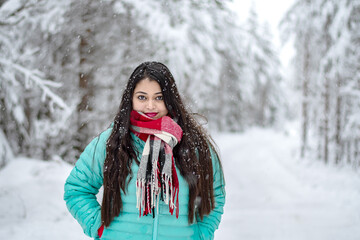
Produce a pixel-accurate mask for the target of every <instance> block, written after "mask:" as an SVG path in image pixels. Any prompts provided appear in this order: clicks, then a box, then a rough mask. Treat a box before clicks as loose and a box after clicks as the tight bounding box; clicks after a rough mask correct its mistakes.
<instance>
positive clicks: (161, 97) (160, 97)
mask: <svg viewBox="0 0 360 240" xmlns="http://www.w3.org/2000/svg"><path fill="white" fill-rule="evenodd" d="M156 100H164V98H163V96H157V97H156Z"/></svg>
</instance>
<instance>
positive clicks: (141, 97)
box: [138, 95, 146, 100]
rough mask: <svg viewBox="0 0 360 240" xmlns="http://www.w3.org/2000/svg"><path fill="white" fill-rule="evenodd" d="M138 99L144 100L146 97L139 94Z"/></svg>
mask: <svg viewBox="0 0 360 240" xmlns="http://www.w3.org/2000/svg"><path fill="white" fill-rule="evenodd" d="M138 99H139V100H145V99H146V97H145V96H143V95H139V96H138Z"/></svg>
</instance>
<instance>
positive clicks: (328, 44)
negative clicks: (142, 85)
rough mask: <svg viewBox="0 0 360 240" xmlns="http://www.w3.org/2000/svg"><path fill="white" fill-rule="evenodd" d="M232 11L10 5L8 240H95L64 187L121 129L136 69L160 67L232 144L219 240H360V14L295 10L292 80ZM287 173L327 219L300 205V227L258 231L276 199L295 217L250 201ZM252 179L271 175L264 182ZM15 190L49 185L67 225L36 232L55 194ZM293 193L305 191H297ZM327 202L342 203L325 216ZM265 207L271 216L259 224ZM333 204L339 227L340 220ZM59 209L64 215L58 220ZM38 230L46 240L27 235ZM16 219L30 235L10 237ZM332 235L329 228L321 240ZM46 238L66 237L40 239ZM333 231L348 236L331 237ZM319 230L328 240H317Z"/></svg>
mask: <svg viewBox="0 0 360 240" xmlns="http://www.w3.org/2000/svg"><path fill="white" fill-rule="evenodd" d="M231 2H232V1H230V0H229V1H228V0H226V1H219V0H214V1H209V0H204V1H195V0H185V1H178V0H154V1H146V0H133V1H131V0H121V1H120V0H100V1H91V0H81V1H75V0H63V1H50V0H28V1H25V0H0V223H4V224H0V234H1V235H2V236H6V237H7V239H25V238H28V237H29V236H30V239H48V238H50V237H51V238H52V239H64V238H66V239H83V236H85V235H83V233H82V231H81V228H80V226H78V225H77V223H76V222H75V220H72V219H71V216H70V215H68V212H66V207H65V204H64V203H63V201H62V196H61V194H63V192H61V191H63V189H62V188H63V183H64V180H65V178H66V176H67V175H68V173H69V171H70V170H71V167H72V166H73V164H74V163H75V162H76V160H77V159H78V157H79V155H80V154H81V152H82V151H83V150H84V148H85V146H86V145H87V144H88V143H89V142H90V141H91V140H92V139H93V138H94V137H96V136H97V135H98V134H99V133H100V132H101V131H103V130H104V129H106V128H107V127H108V126H109V125H110V124H111V122H112V121H113V120H114V116H115V114H116V112H117V110H118V108H119V103H120V98H121V96H122V92H123V90H124V88H125V84H126V82H127V80H128V78H129V76H130V74H131V72H132V71H133V69H134V68H135V67H136V66H137V65H138V64H139V63H141V62H144V61H149V60H150V61H152V60H155V61H160V62H163V63H165V64H166V65H167V66H168V67H169V69H170V70H171V72H172V73H173V75H174V78H175V80H176V83H177V86H178V88H179V90H180V93H181V94H182V98H183V99H184V100H185V102H186V105H187V107H188V109H190V110H191V112H192V113H194V116H196V119H197V120H198V121H199V122H200V123H201V124H203V125H204V126H205V127H206V129H207V130H208V131H209V132H210V133H211V134H212V135H213V136H214V139H215V141H216V142H217V143H218V147H219V149H220V152H221V155H222V161H223V165H224V172H225V178H226V181H227V187H226V188H227V200H226V201H227V204H228V205H227V208H226V209H225V214H224V220H223V221H222V223H221V225H220V229H219V230H218V231H217V232H215V238H216V239H225V238H227V239H305V238H306V239H359V238H360V230H359V226H360V214H359V212H360V204H359V203H358V202H360V190H359V189H360V185H359V184H360V177H359V168H360V1H359V0H340V1H336V0H293V1H292V2H293V3H292V4H291V5H290V8H288V10H287V11H286V12H285V13H284V15H283V16H282V17H281V21H280V22H279V25H278V26H277V27H278V30H279V32H280V36H281V44H282V45H285V44H290V45H291V46H292V47H293V49H294V55H293V57H292V59H291V62H289V63H288V64H287V67H285V65H284V63H283V62H282V61H281V59H280V54H279V52H280V49H279V48H281V46H280V47H278V46H277V45H276V44H275V43H274V33H273V32H272V30H271V28H270V26H269V24H268V23H267V22H264V21H262V20H260V18H259V15H258V12H257V9H256V5H252V7H251V8H250V9H249V12H248V15H247V17H246V18H245V20H243V21H242V20H239V16H238V13H237V12H236V11H235V9H233V8H232V5H231ZM251 141H253V143H252V144H251ZM275 143H276V144H277V145H275ZM244 146H249V147H248V152H245V150H246V148H247V147H244ZM240 149H244V151H243V152H240ZM261 151H263V152H262V154H261ZM257 152H259V153H257ZM260 154H261V155H260ZM227 158H228V160H227ZM240 158H244V161H245V159H247V161H248V162H246V163H245V162H241V161H242V160H241V161H240V160H237V159H240ZM24 159H25V160H24ZM39 159H41V160H39ZM230 159H234V160H233V162H232V160H230ZM264 159H266V160H264ZM269 159H270V160H269ZM289 159H292V160H289ZM35 160H36V161H35ZM255 160H256V161H258V162H257V164H255V163H254V162H251V161H255ZM34 161H35V162H34ZM237 161H240V162H241V163H240V162H239V163H236V162H237ZM274 162H276V163H274ZM47 164H48V165H47ZM234 164H235V165H234ZM275 164H279V166H281V169H282V170H279V169H278V168H277V167H274V166H278V165H275ZM233 166H238V167H239V168H241V169H242V170H241V172H240V173H243V175H242V176H243V177H241V176H237V175H241V174H237V173H236V172H232V169H231V168H232V167H233ZM249 168H252V169H253V170H251V171H250V170H249ZM279 168H280V167H279ZM283 168H285V169H287V170H286V171H287V172H286V173H285V172H282V173H284V176H285V175H286V176H287V175H293V176H295V175H296V176H297V177H298V178H299V179H301V182H297V183H296V184H298V185H299V188H301V189H303V190H301V193H299V196H300V195H307V196H308V198H307V200H306V201H308V202H307V203H308V204H309V206H312V207H311V208H310V207H309V209H307V210H308V212H312V213H311V214H314V215H311V214H310V215H306V216H303V215H302V214H303V212H306V211H307V210H304V209H300V210H296V209H298V208H297V206H296V205H295V206H293V207H290V204H289V208H285V207H283V208H281V209H282V210H283V211H282V212H281V213H280V215H281V214H285V215H286V214H288V215H286V216H290V215H291V214H290V213H289V212H294V211H299V212H298V213H297V214H298V215H296V216H300V218H299V219H300V220H299V219H296V220H291V219H290V220H289V219H282V220H279V221H278V222H277V221H272V220H273V219H274V218H276V217H277V216H278V215H279V212H276V211H275V210H274V211H271V213H269V214H270V215H266V216H267V217H269V219H268V221H267V220H266V219H267V218H266V217H264V218H263V217H257V216H259V215H256V214H260V213H261V214H263V213H264V211H265V212H266V210H264V209H263V208H265V206H268V205H267V204H269V208H271V209H276V207H274V206H275V205H274V206H273V205H271V202H272V201H275V200H274V199H281V200H279V202H277V203H276V204H278V203H281V206H287V202H286V199H288V198H289V199H290V197H289V196H288V195H286V196H285V193H284V197H279V196H283V195H282V194H283V193H281V194H279V192H280V191H279V192H278V191H277V190H276V191H275V192H274V193H271V194H274V195H268V198H265V197H264V201H263V202H262V201H261V200H259V199H257V201H253V200H251V199H249V196H252V195H251V194H255V195H254V197H260V198H261V197H263V196H264V194H260V193H259V194H260V195H259V196H258V195H256V194H257V193H255V192H256V191H259V190H254V189H255V186H257V185H256V182H257V181H258V179H259V178H262V177H264V179H265V178H266V176H264V175H267V174H268V172H269V171H270V170H269V169H272V171H275V169H277V170H276V171H284V169H283ZM20 169H22V170H20ZM259 169H260V170H259ZM261 169H262V170H261ZM18 171H19V172H20V173H19V174H16V172H18ZM252 171H255V172H256V171H258V172H261V171H264V173H263V174H258V175H256V177H255V175H250V173H249V172H252ZM34 172H36V174H37V175H36V174H35V173H34ZM277 173H279V172H277ZM26 174H29V176H27V175H26ZM32 174H33V175H32ZM25 175H26V176H25ZM30 175H31V176H30ZM278 175H279V176H280V175H281V174H278ZM14 176H22V177H23V181H24V182H31V181H34V184H37V182H39V181H40V179H47V180H48V181H47V183H46V184H49V185H46V186H45V187H46V188H45V189H48V190H49V191H50V192H51V189H53V188H55V187H54V186H56V188H58V187H59V188H60V192H57V193H56V194H58V196H59V197H58V198H57V199H56V200H55V197H54V196H57V195H56V194H54V196H51V197H50V196H49V199H51V200H48V202H46V201H45V203H44V204H45V205H46V204H49V202H50V201H51V203H53V204H50V205H49V206H47V207H45V209H47V210H46V211H48V212H51V213H53V215H54V216H57V217H56V219H57V220H56V221H55V220H54V221H53V220H49V221H48V220H46V223H45V220H44V219H45V217H44V216H45V213H42V214H43V215H42V214H40V215H37V217H36V218H38V219H37V220H34V219H35V217H34V216H35V215H36V214H37V213H33V212H35V210H36V209H37V208H36V207H34V206H35V203H36V202H37V201H38V200H37V199H38V198H44V196H43V195H44V194H46V193H44V192H41V193H40V192H35V193H33V194H35V196H33V197H30V196H32V195H31V192H30V190H28V189H30V188H29V186H30V185H29V186H28V187H25V185H23V182H22V181H20V180H19V179H15V177H14ZM281 176H282V175H281ZM252 178H254V181H250V180H249V179H252ZM24 179H25V180H24ZM31 179H33V180H31ZM34 179H37V180H34ZM59 179H60V180H61V181H60V180H59ZM246 179H247V180H246ZM294 181H295V180H294ZM35 182H36V183H35ZM50 182H53V184H54V185H50ZM280 182H282V184H283V182H287V183H286V184H288V185H286V187H289V189H291V190H289V191H296V190H294V189H293V188H294V186H295V185H290V184H291V181H288V180H286V179H285V177H284V178H283V179H280V177H279V178H278V181H277V182H276V184H278V183H279V184H280ZM274 184H275V183H274ZM315 185H316V187H315V188H313V186H315ZM274 186H275V185H274ZM296 186H297V185H296ZM334 186H336V187H334ZM262 187H264V186H262ZM262 187H259V188H262ZM265 187H266V188H267V187H269V189H273V188H272V187H271V186H265ZM265 187H264V188H265ZM25 188H27V189H25ZM334 188H335V190H334ZM14 189H15V190H14ZM16 189H17V190H16ZM21 189H22V190H21ZM34 189H35V190H31V191H42V190H40V189H38V188H34ZM44 191H45V190H44ZM254 191H255V192H254ZM269 191H270V190H269ZM269 191H268V190H264V192H269ZM266 194H267V193H266ZM266 194H265V195H266ZM269 194H270V193H269ZM294 194H295V192H294ZM296 194H298V192H296ZM296 194H295V195H296ZM316 194H318V195H316ZM339 195H341V197H339V198H338V196H339ZM311 196H313V197H314V198H316V200H314V199H313V198H312V197H311ZM294 198H295V197H294ZM325 198H327V199H333V202H326V203H324V202H321V201H322V199H325ZM234 199H236V200H234ZM269 199H270V200H269ZM291 199H293V198H291ZM55 201H56V204H55V203H54V202H55ZM242 201H243V202H245V203H246V204H245V205H242V206H241V207H240V210H241V209H244V210H242V211H240V210H239V212H236V211H235V212H236V213H231V211H233V209H230V206H231V208H232V207H233V206H234V208H237V205H236V204H237V203H236V202H242ZM289 201H290V202H291V201H292V200H289ZM296 201H297V200H294V202H291V203H294V204H298V202H296ZM304 201H305V200H304ZM324 201H325V200H324ZM256 203H257V204H258V205H257V207H258V206H259V208H256V210H254V212H247V211H246V209H248V208H249V207H250V208H251V207H253V205H252V204H256ZM247 204H248V205H247ZM274 204H275V203H274ZM332 204H334V205H336V209H337V212H336V214H335V213H334V215H331V214H330V213H328V212H327V210H326V209H328V208H329V209H330V208H333V206H334V205H332ZM299 205H301V203H299ZM19 206H20V207H19ZM276 206H277V205H276ZM301 206H302V205H301ZM326 207H328V208H326ZM29 208H33V210H31V209H29ZM56 208H61V209H64V210H61V212H59V213H56V210H57V209H56ZM16 209H17V210H16ZM19 209H20V210H19ZM21 209H22V210H21ZM289 209H290V210H289ZM319 209H323V211H321V212H316V211H318V210H319ZM235 210H236V209H235ZM302 210H304V211H302ZM37 211H40V210H37ZM59 211H60V210H59ZM314 211H315V213H313V212H314ZM32 214H35V215H32ZM226 214H227V215H226ZM251 214H255V215H251ZM322 214H323V215H322ZM65 215H66V217H65ZM31 216H32V217H33V220H34V222H37V221H38V224H37V226H36V227H34V226H32V225H31V223H25V222H26V219H31ZM238 216H240V217H238ZM301 216H303V218H301ZM320 216H321V217H320ZM316 217H318V218H316ZM53 218H55V217H53ZM259 218H261V219H262V220H259ZM339 218H340V219H343V220H342V221H341V220H339ZM9 219H10V223H11V224H12V225H17V224H20V223H21V224H20V225H19V226H18V227H14V226H10V224H5V222H9ZM39 219H40V220H39ZM65 219H66V220H65ZM248 219H252V222H248V221H247V220H248ZM276 219H277V218H276ZM309 219H315V220H316V221H315V220H314V221H313V222H312V221H309ZM11 221H13V222H11ZM69 221H74V222H69ZM282 221H284V222H282ZM326 221H329V222H330V221H331V224H330V223H329V224H328V225H326V224H325V223H324V222H326ZM336 221H339V222H340V223H339V225H336ZM51 222H59V224H60V225H59V226H62V228H65V227H66V228H67V229H69V230H74V231H77V232H78V233H79V234H78V235H76V236H75V235H71V233H67V234H68V235H65V234H64V233H61V234H60V235H58V236H57V237H59V238H53V235H54V233H55V234H58V232H57V231H63V230H64V229H61V228H60V227H58V228H54V227H52V226H53V225H51ZM65 222H66V223H65ZM245 222H246V223H245ZM305 222H306V223H305ZM309 222H310V223H309ZM318 222H322V223H324V225H321V226H320V227H316V226H318V225H316V224H318ZM251 223H252V224H251ZM284 223H289V226H288V227H286V226H285V227H283V229H282V230H281V231H280V230H279V228H278V226H277V224H284ZM302 223H304V224H302ZM305 224H309V226H307V225H306V226H307V227H301V226H305ZM311 224H313V225H311ZM262 225H267V227H265V228H264V227H263V226H262ZM340 225H341V226H340ZM343 225H344V226H346V227H344V226H343ZM242 226H243V227H244V228H245V227H246V230H244V231H243V232H241V231H242V230H239V229H241V228H242ZM299 226H300V227H299ZM314 226H315V227H314ZM356 226H357V227H356ZM46 227H48V228H49V229H52V230H51V231H55V232H50V230H48V231H49V232H47V233H46V234H45V233H44V232H43V235H42V234H41V233H39V232H38V231H47V230H43V229H45V228H46ZM333 227H334V229H337V230H338V231H336V230H334V229H332V232H331V233H329V235H324V234H325V233H324V232H326V231H328V230H329V228H333ZM237 228H239V229H237ZM259 228H263V231H259ZM313 228H314V229H316V230H317V232H316V231H315V232H316V233H317V234H314V235H311V233H309V232H311V231H312V229H313ZM20 229H21V230H20ZM30 229H33V230H32V231H30ZM75 229H76V230H75ZM276 229H277V230H276ZM330 230H331V229H330ZM21 231H23V232H22V233H20V232H21ZM25 231H26V232H25ZM35 232H37V233H35ZM300 232H301V234H303V235H301V234H300ZM304 232H308V233H304ZM255 233H256V234H258V235H256V234H255ZM27 234H30V235H27ZM44 234H45V235H44ZM235 234H237V235H236V236H235ZM261 234H263V235H261ZM306 234H308V235H306ZM43 236H46V238H45V237H43ZM295 236H296V237H295ZM60 237H61V238H60Z"/></svg>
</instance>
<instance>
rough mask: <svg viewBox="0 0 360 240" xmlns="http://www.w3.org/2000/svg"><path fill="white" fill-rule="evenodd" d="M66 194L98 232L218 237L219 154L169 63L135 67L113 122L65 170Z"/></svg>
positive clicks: (83, 221) (88, 228) (87, 226)
mask: <svg viewBox="0 0 360 240" xmlns="http://www.w3.org/2000/svg"><path fill="white" fill-rule="evenodd" d="M101 186H103V187H104V194H103V200H102V205H101V206H100V205H99V203H98V202H97V200H96V194H97V193H98V191H99V188H100V187H101ZM64 200H65V201H66V205H67V207H68V209H69V211H70V213H71V214H72V215H73V216H74V217H75V219H76V220H77V221H78V222H79V223H80V225H81V226H82V228H83V229H84V232H85V234H86V235H88V236H90V237H93V238H95V239H99V238H100V237H101V239H111V240H114V239H141V240H144V239H204V240H205V239H206V240H207V239H213V238H214V232H215V230H216V229H217V228H218V225H219V223H220V220H221V215H222V213H223V206H224V203H225V191H224V178H223V172H222V168H221V164H220V160H219V158H218V154H217V152H216V151H215V148H214V146H213V144H212V143H211V138H210V137H209V136H208V135H207V134H206V133H205V131H204V130H203V128H202V127H201V126H200V125H199V124H198V123H197V122H196V121H195V120H194V119H193V118H192V116H191V114H189V113H188V112H187V110H186V109H185V107H184V104H183V103H182V101H181V98H180V95H179V93H178V90H177V87H176V85H175V81H174V78H173V76H172V74H171V73H170V71H169V69H168V68H167V67H166V66H165V65H163V64H161V63H158V62H145V63H142V64H140V65H139V66H138V67H137V68H136V69H135V70H134V72H133V73H132V75H131V76H130V79H129V81H128V83H127V87H126V89H125V91H124V93H123V96H122V100H121V103H120V107H119V111H118V113H117V115H116V116H115V120H114V122H113V123H112V124H111V126H110V127H109V128H108V129H107V130H105V131H104V132H102V133H101V134H100V135H99V136H98V137H96V138H95V139H93V140H92V141H91V142H90V144H89V145H88V146H87V147H86V148H85V150H84V152H83V153H82V154H81V155H80V158H79V160H78V161H77V163H76V165H75V167H74V169H73V170H72V171H71V173H70V176H69V177H68V178H67V180H66V183H65V194H64Z"/></svg>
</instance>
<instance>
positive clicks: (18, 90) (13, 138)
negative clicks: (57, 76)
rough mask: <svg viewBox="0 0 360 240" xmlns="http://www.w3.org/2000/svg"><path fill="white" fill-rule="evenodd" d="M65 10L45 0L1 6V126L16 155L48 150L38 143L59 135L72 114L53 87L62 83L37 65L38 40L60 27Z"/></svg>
mask: <svg viewBox="0 0 360 240" xmlns="http://www.w3.org/2000/svg"><path fill="white" fill-rule="evenodd" d="M58 5H59V4H58ZM61 9H62V8H61V6H59V7H58V8H53V5H52V4H51V3H50V2H45V1H40V2H39V1H20V0H19V1H17V0H9V1H7V2H5V3H4V4H2V5H1V9H0V53H1V54H0V106H1V108H0V109H1V115H0V127H1V129H2V130H3V132H4V135H5V136H6V138H7V141H8V142H9V145H10V146H11V147H12V149H13V151H14V153H16V154H18V153H23V154H26V155H30V152H32V151H34V152H36V150H37V149H42V150H43V149H45V148H46V147H44V146H41V147H40V148H38V144H39V143H41V144H42V145H43V144H46V141H43V140H44V136H52V135H56V134H57V132H59V131H61V130H62V129H63V127H64V126H63V122H65V121H66V119H67V118H68V117H69V116H70V115H71V111H72V110H71V108H70V107H69V106H68V104H66V103H65V102H64V100H63V99H62V98H61V97H60V96H59V95H58V94H57V93H55V91H54V90H55V89H57V88H59V87H61V86H62V84H61V83H60V82H57V81H53V80H54V79H52V78H50V77H48V76H47V75H46V74H45V73H44V72H43V71H41V69H39V68H38V67H37V66H36V57H37V55H38V54H39V52H41V45H40V44H39V43H43V42H45V41H44V39H43V37H44V36H46V34H49V33H52V32H56V31H57V29H56V24H57V22H61V19H62V18H61V14H62V10H61ZM29 16H33V17H31V18H30V17H29ZM54 16H56V17H57V18H56V19H54V20H53V21H49V19H53V18H54ZM39 40H40V41H39ZM39 139H41V141H37V140H39ZM37 154H38V156H39V157H44V158H45V157H47V156H46V155H44V154H43V152H38V153H37Z"/></svg>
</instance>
